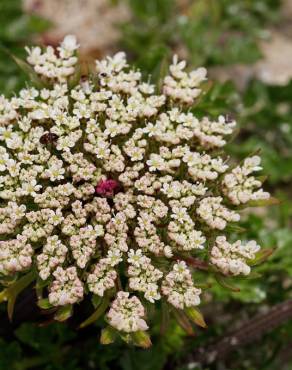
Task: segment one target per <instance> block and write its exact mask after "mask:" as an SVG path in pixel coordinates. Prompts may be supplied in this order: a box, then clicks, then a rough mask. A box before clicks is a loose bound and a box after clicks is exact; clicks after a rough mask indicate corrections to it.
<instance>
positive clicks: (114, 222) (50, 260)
mask: <svg viewBox="0 0 292 370" xmlns="http://www.w3.org/2000/svg"><path fill="white" fill-rule="evenodd" d="M77 47H78V45H77V42H76V39H75V38H74V37H73V36H68V37H66V38H65V40H64V41H63V42H62V44H61V46H60V47H59V48H58V52H57V53H55V52H54V50H53V49H52V48H47V50H46V51H45V52H44V53H43V52H42V51H41V49H40V48H33V49H30V50H29V58H28V62H29V63H30V64H32V65H33V67H34V68H35V71H36V72H37V73H38V74H39V75H40V77H41V79H42V80H44V82H45V86H46V87H44V88H42V89H39V90H37V89H35V88H27V89H23V90H22V91H21V92H20V93H19V95H18V96H15V97H13V98H12V99H10V100H8V99H5V98H4V97H1V98H0V199H1V207H0V223H1V226H0V237H1V239H0V240H1V241H0V273H1V275H9V274H13V273H15V272H21V271H22V272H25V271H26V270H28V269H29V268H34V269H35V268H37V270H38V273H39V276H40V278H41V279H43V280H44V282H43V284H44V285H45V286H47V291H48V297H49V301H50V303H51V304H52V305H54V306H60V305H66V304H73V303H75V302H79V301H80V300H82V299H83V298H84V296H85V295H86V294H87V293H88V292H89V294H90V295H92V294H93V295H98V296H100V297H103V296H104V295H107V297H112V296H113V295H115V294H116V295H117V298H116V300H114V302H113V303H112V308H111V309H110V311H109V314H108V319H109V322H110V323H111V325H113V326H114V327H115V328H117V329H119V330H122V331H125V332H133V331H136V330H145V329H147V325H146V323H145V321H144V319H143V317H144V308H143V306H142V304H141V302H140V301H139V299H138V297H136V296H132V297H131V298H129V292H131V294H132V293H134V292H135V293H136V294H137V295H139V296H140V297H141V296H143V298H142V299H143V300H144V299H146V300H148V301H149V302H151V303H155V302H156V301H157V300H160V299H166V300H167V301H168V302H169V303H170V304H172V305H173V306H174V307H176V308H182V309H183V308H184V307H190V306H195V305H197V304H199V302H200V298H199V295H200V293H201V291H200V289H197V288H196V287H195V285H194V283H193V280H192V271H191V269H188V268H187V266H186V263H185V262H179V259H180V256H181V257H182V256H184V257H185V256H186V255H188V256H189V257H194V256H196V253H197V251H198V250H201V252H200V253H203V254H204V248H205V245H206V242H208V238H209V237H210V235H211V236H212V233H213V234H215V233H216V235H218V234H217V233H218V230H223V229H225V227H226V226H227V224H228V223H229V222H237V221H239V214H238V213H236V211H235V210H234V208H235V207H234V204H235V205H236V204H239V203H240V202H242V201H243V200H244V201H246V199H247V197H250V198H251V199H255V198H256V199H259V197H260V196H261V197H263V194H266V193H259V192H261V190H257V192H255V193H254V192H253V189H254V188H258V186H259V183H258V182H257V180H255V179H254V178H253V177H247V176H249V174H250V173H251V172H252V171H256V170H258V169H259V167H258V164H259V162H258V159H257V157H252V158H250V159H247V160H245V162H244V165H243V166H242V167H238V168H236V169H233V170H232V171H231V172H228V171H229V163H228V162H227V159H226V157H224V156H222V157H219V156H218V155H217V154H216V150H217V148H218V147H222V146H223V145H224V144H225V141H226V139H227V137H228V135H230V134H231V133H232V129H233V127H234V125H235V122H234V121H230V120H229V119H228V118H226V117H223V116H219V118H218V119H215V120H210V119H208V118H206V117H205V118H202V119H201V118H198V117H196V116H195V113H194V111H193V110H190V107H189V105H191V104H192V103H193V102H194V100H195V99H196V97H197V96H198V95H199V94H200V93H201V89H200V87H199V86H200V83H201V82H202V81H204V80H205V78H206V71H205V69H199V70H196V71H194V72H190V73H187V72H185V71H184V69H185V62H178V61H177V60H176V59H175V60H174V63H173V65H172V66H171V67H170V76H167V77H165V80H164V87H163V93H160V92H159V91H158V90H156V88H155V86H153V85H151V84H150V83H145V82H142V80H141V72H140V71H137V70H134V69H131V68H130V67H129V66H128V64H127V61H126V57H125V54H124V53H118V54H116V55H115V56H113V57H108V58H106V59H104V60H102V61H97V62H96V68H97V73H96V75H95V76H94V78H92V79H91V78H88V79H86V78H82V79H81V80H80V81H79V82H78V83H77V82H76V84H75V85H74V86H73V87H72V81H74V80H75V76H74V77H72V78H69V79H68V76H69V75H70V76H71V75H72V74H73V73H74V65H75V64H76V62H77V59H76V56H75V52H76V49H77ZM69 80H70V81H69ZM69 82H70V83H69ZM213 149H215V150H213ZM222 179H223V180H222ZM222 181H223V183H222ZM260 194H262V195H260ZM265 196H266V195H265ZM235 199H236V201H235ZM227 230H228V229H227ZM222 237H224V236H221V238H222ZM218 240H222V239H218ZM226 243H227V242H226ZM226 243H225V244H224V246H225V249H224V250H227V249H226V248H227V247H226V245H228V244H226ZM217 244H218V243H217ZM247 246H251V244H247ZM214 248H215V247H214ZM214 248H213V252H212V263H213V264H215V265H216V266H219V265H220V266H223V265H222V264H223V262H222V261H225V262H224V269H223V271H224V273H225V271H231V270H232V271H234V264H235V262H234V260H236V261H241V262H242V263H243V261H246V259H245V258H247V257H246V254H243V252H242V250H243V249H244V248H243V247H242V245H241V244H240V243H235V244H233V245H232V254H231V255H230V253H229V252H228V253H227V252H226V253H227V254H226V253H225V252H224V253H225V254H224V257H222V256H221V255H220V254H219V251H221V249H220V248H219V249H218V246H217V247H216V248H217V249H214ZM246 248H247V247H246ZM244 250H246V249H244ZM216 251H217V252H216ZM220 253H223V252H222V251H221V252H220ZM205 255H206V256H207V251H206V252H205ZM226 256H227V257H226ZM234 256H241V257H236V258H237V259H235V257H234ZM222 258H225V259H222ZM173 260H177V263H174V262H173ZM238 263H239V262H238ZM244 263H246V262H244ZM218 268H219V267H218ZM239 271H240V272H242V273H246V272H247V268H245V269H243V268H241V269H240V268H239V269H238V270H237V272H238V273H239ZM51 281H52V283H50V282H51ZM46 284H47V285H46ZM124 291H125V292H124ZM126 291H129V292H126Z"/></svg>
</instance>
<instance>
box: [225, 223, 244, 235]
mask: <svg viewBox="0 0 292 370" xmlns="http://www.w3.org/2000/svg"><path fill="white" fill-rule="evenodd" d="M226 230H227V231H232V232H236V233H244V232H245V231H246V229H245V228H244V227H241V226H238V225H236V224H228V225H227V227H226Z"/></svg>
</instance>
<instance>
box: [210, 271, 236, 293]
mask: <svg viewBox="0 0 292 370" xmlns="http://www.w3.org/2000/svg"><path fill="white" fill-rule="evenodd" d="M215 279H216V280H217V282H218V284H220V285H221V286H222V287H223V288H226V289H228V290H231V291H232V292H240V289H239V288H238V287H235V286H234V285H232V284H230V281H229V280H228V277H227V276H224V275H222V274H215Z"/></svg>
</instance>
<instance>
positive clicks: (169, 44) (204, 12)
mask: <svg viewBox="0 0 292 370" xmlns="http://www.w3.org/2000/svg"><path fill="white" fill-rule="evenodd" d="M128 2H129V5H130V9H131V12H132V13H133V16H132V20H131V22H128V23H127V24H125V25H124V27H123V38H122V44H123V46H124V47H125V48H126V50H128V51H129V52H130V54H132V55H133V59H134V61H135V62H136V63H137V65H138V66H139V67H141V69H142V70H143V71H147V72H148V71H149V72H152V73H153V75H154V76H156V75H157V71H158V69H159V68H158V66H159V65H160V63H162V61H163V59H164V58H165V57H168V56H169V55H172V54H173V52H175V51H179V52H183V53H186V54H187V55H188V59H189V60H190V61H191V62H192V64H193V65H197V66H198V65H217V64H220V65H223V64H232V63H253V62H255V61H256V60H257V59H259V58H260V56H261V54H260V52H259V49H258V45H257V41H258V40H259V39H260V38H265V37H267V33H266V32H265V31H264V28H263V27H264V26H265V25H266V24H267V23H272V22H275V21H276V20H277V19H278V8H279V5H280V1H279V0H276V1H273V0H256V1H253V0H238V1H236V2H234V1H233V0H222V1H216V0H197V1H181V2H180V3H181V4H179V1H175V0H170V1H169V0H148V1H139V0H128Z"/></svg>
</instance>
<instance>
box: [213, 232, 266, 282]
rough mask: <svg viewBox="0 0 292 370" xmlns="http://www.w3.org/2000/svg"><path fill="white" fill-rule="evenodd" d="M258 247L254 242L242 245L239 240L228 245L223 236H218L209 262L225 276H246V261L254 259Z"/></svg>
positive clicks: (247, 267)
mask: <svg viewBox="0 0 292 370" xmlns="http://www.w3.org/2000/svg"><path fill="white" fill-rule="evenodd" d="M259 250H260V246H259V245H257V243H256V242H255V241H254V240H251V241H249V242H247V243H246V244H243V243H242V242H241V240H237V241H236V242H234V243H232V244H231V243H228V241H227V240H226V237H225V236H218V237H217V238H216V242H215V245H214V246H213V248H212V250H211V258H210V262H211V263H212V264H213V265H214V266H216V267H217V268H218V269H219V270H220V271H221V272H223V274H225V275H228V274H230V275H240V274H243V275H248V274H249V273H250V267H249V266H248V264H247V262H248V260H252V259H254V258H255V254H256V252H258V251H259Z"/></svg>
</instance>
